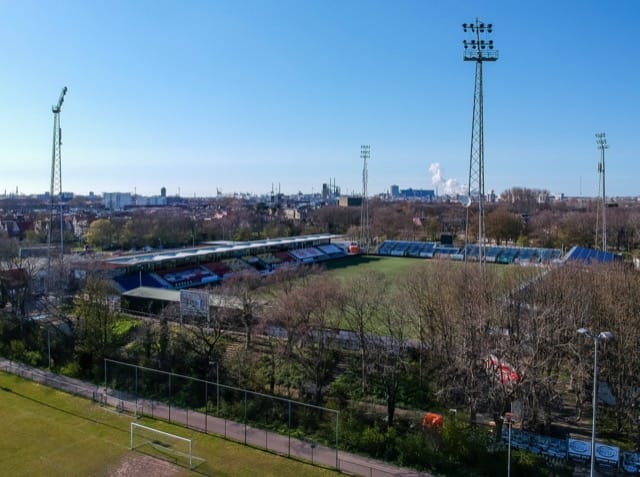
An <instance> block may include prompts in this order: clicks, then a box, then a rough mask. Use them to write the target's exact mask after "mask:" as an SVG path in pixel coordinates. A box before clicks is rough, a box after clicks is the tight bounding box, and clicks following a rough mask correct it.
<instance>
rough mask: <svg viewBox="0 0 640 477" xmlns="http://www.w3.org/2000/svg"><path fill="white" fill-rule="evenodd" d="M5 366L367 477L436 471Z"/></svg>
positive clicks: (125, 407) (104, 400) (425, 476)
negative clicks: (390, 461)
mask: <svg viewBox="0 0 640 477" xmlns="http://www.w3.org/2000/svg"><path fill="white" fill-rule="evenodd" d="M0 370H2V371H5V372H8V373H11V374H15V375H17V376H21V377H23V378H26V379H30V380H32V381H36V382H38V383H41V384H45V385H46V386H49V387H52V388H56V389H59V390H61V391H64V392H67V393H69V394H74V395H76V396H80V397H84V398H88V399H92V400H94V401H96V402H98V403H100V404H101V405H106V406H111V407H114V408H116V409H117V410H119V411H121V412H127V413H130V414H131V415H134V416H138V415H145V416H150V417H152V418H157V419H162V420H166V421H169V422H171V423H173V424H180V425H183V426H185V427H187V428H190V429H193V430H197V431H200V432H204V433H207V434H214V435H217V436H220V437H223V438H225V439H229V440H233V441H236V442H239V443H243V444H246V445H251V446H253V447H257V448H261V449H266V450H268V451H269V452H273V453H275V454H279V455H282V456H285V457H294V458H296V459H302V460H306V461H309V462H311V463H313V464H318V465H323V466H326V467H331V468H335V469H337V470H339V471H341V472H343V473H345V474H351V475H358V476H362V477H433V476H432V474H429V473H424V472H418V471H415V470H410V469H405V468H402V467H397V466H394V465H391V464H388V463H386V462H382V461H378V460H375V459H369V458H366V457H362V456H359V455H357V454H352V453H349V452H344V451H340V450H337V449H332V448H330V447H325V446H320V445H317V444H315V443H313V442H309V441H303V440H301V439H296V438H292V437H290V436H286V435H281V434H277V433H274V432H269V431H265V430H262V429H257V428H253V427H251V426H248V425H246V424H245V423H241V422H236V421H230V420H228V419H223V418H218V417H215V416H211V415H208V414H204V413H201V412H196V411H192V410H188V409H183V408H178V407H175V406H169V405H168V404H165V403H161V402H158V401H151V400H146V399H136V398H135V396H131V395H126V394H124V393H119V392H115V391H113V390H110V389H105V387H104V386H97V385H95V384H91V383H87V382H85V381H80V380H78V379H74V378H69V377H67V376H61V375H59V374H55V373H52V372H50V371H46V370H43V369H40V368H34V367H31V366H28V365H26V364H23V363H19V362H15V361H10V360H7V359H4V358H0Z"/></svg>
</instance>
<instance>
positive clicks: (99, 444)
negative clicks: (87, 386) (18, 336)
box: [0, 372, 338, 477]
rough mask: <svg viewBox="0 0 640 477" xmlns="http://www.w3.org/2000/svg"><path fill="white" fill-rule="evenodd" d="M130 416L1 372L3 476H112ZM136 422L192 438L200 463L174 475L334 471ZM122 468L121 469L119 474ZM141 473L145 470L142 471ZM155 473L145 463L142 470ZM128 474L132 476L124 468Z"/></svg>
mask: <svg viewBox="0 0 640 477" xmlns="http://www.w3.org/2000/svg"><path fill="white" fill-rule="evenodd" d="M131 420H132V418H131V417H130V416H125V415H121V414H117V413H115V412H110V411H108V410H107V409H105V408H101V407H100V406H98V405H97V404H95V403H93V402H92V401H90V400H87V399H82V398H78V397H75V396H71V395H69V394H66V393H63V392H60V391H57V390H54V389H51V388H48V387H46V386H42V385H39V384H37V383H33V382H31V381H27V380H24V379H21V378H19V377H16V376H13V375H10V374H6V373H2V372H0V422H2V428H3V432H2V433H0V468H1V469H2V474H3V475H11V476H14V477H16V476H33V475H47V476H51V477H55V476H61V477H62V476H64V477H66V476H116V475H124V474H122V469H123V467H124V466H125V465H128V468H129V469H130V468H131V466H132V460H135V459H136V458H140V459H141V460H143V457H144V456H142V455H141V454H140V453H138V452H135V451H130V450H129V442H130V441H129V438H130V433H129V426H130V422H131ZM138 422H140V423H142V424H144V425H147V426H151V427H156V428H159V429H162V430H164V431H167V432H171V433H174V434H177V435H180V436H184V437H188V438H191V439H193V449H194V451H193V453H194V455H196V456H198V457H201V458H203V459H205V462H204V463H203V464H201V465H200V466H198V467H197V469H195V471H189V470H188V469H186V468H182V467H175V468H173V469H171V472H170V475H172V476H192V475H193V476H195V475H215V476H225V477H254V476H255V475H260V476H273V477H280V476H283V477H286V476H292V477H293V476H296V477H297V476H300V475H305V476H307V477H328V476H335V475H338V473H337V472H334V471H330V470H327V469H322V468H319V467H314V466H311V465H308V464H304V463H302V462H298V461H295V460H291V459H287V458H284V457H279V456H276V455H273V454H270V453H268V452H263V451H260V450H255V449H251V448H248V447H245V446H242V445H240V444H236V443H233V442H230V441H225V440H224V439H220V438H216V437H212V436H208V435H205V434H202V433H199V432H195V431H190V430H188V429H185V428H183V427H179V426H173V425H170V424H168V423H164V422H157V421H153V420H151V419H141V420H139V421H138ZM119 472H120V473H119ZM145 472H147V473H145ZM148 472H153V471H152V470H151V469H150V468H149V467H148V466H147V467H146V470H144V469H143V471H142V473H137V474H136V475H149V474H148ZM128 475H131V474H128Z"/></svg>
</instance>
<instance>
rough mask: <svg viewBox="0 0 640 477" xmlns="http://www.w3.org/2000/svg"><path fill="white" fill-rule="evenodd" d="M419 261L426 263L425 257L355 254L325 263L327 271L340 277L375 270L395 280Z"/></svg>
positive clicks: (347, 277) (349, 276)
mask: <svg viewBox="0 0 640 477" xmlns="http://www.w3.org/2000/svg"><path fill="white" fill-rule="evenodd" d="M419 263H425V259H422V258H406V257H382V256H378V255H354V256H351V257H346V258H343V259H339V260H330V261H328V262H326V263H325V265H326V269H327V271H330V272H331V273H332V274H333V275H335V276H336V277H338V278H340V279H349V278H351V277H354V276H357V275H361V274H363V273H368V272H370V271H373V270H375V271H378V272H380V273H382V274H384V275H385V276H386V277H387V278H388V279H389V280H391V281H394V279H396V278H398V277H399V276H400V275H402V274H403V273H404V272H405V271H406V270H407V269H409V268H411V267H414V266H415V265H416V264H419Z"/></svg>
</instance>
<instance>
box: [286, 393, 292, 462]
mask: <svg viewBox="0 0 640 477" xmlns="http://www.w3.org/2000/svg"><path fill="white" fill-rule="evenodd" d="M288 403H289V422H288V423H287V432H288V434H289V457H291V399H289V400H288Z"/></svg>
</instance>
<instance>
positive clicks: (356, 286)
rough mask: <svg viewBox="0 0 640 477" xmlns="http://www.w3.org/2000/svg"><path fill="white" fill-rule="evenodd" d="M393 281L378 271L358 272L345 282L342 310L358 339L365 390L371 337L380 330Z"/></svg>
mask: <svg viewBox="0 0 640 477" xmlns="http://www.w3.org/2000/svg"><path fill="white" fill-rule="evenodd" d="M389 286H390V283H389V281H388V280H387V279H386V278H385V276H384V275H382V274H381V273H378V272H373V273H368V274H365V275H358V276H356V277H353V278H351V279H349V280H347V281H346V283H345V284H344V295H343V297H344V300H343V302H342V313H343V316H344V320H345V322H346V325H347V326H348V328H349V329H350V330H353V331H354V332H355V334H356V336H357V338H358V344H359V348H360V373H361V375H360V379H361V382H362V392H363V393H364V392H365V390H366V387H367V364H368V361H369V354H370V353H369V346H368V345H369V337H370V336H371V335H373V334H374V333H376V332H377V331H378V330H377V329H376V320H377V318H378V317H379V316H380V314H381V313H383V312H384V311H386V310H385V309H386V302H387V296H388V289H389Z"/></svg>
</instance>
